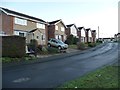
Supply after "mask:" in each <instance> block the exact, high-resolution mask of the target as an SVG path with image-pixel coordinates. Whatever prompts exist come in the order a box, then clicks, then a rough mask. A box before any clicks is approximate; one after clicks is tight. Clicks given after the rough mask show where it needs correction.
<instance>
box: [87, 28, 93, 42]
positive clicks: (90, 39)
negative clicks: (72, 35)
mask: <svg viewBox="0 0 120 90" xmlns="http://www.w3.org/2000/svg"><path fill="white" fill-rule="evenodd" d="M86 41H87V43H88V42H92V31H91V29H90V28H88V29H86Z"/></svg>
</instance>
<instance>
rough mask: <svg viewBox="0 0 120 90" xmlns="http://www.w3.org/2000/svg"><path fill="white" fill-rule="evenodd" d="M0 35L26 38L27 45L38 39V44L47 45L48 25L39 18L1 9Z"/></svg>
mask: <svg viewBox="0 0 120 90" xmlns="http://www.w3.org/2000/svg"><path fill="white" fill-rule="evenodd" d="M0 20H1V21H0V31H2V32H0V35H3V34H4V35H19V36H22V37H26V43H30V40H31V39H36V40H37V41H38V44H41V45H45V44H46V43H47V38H48V32H47V23H46V22H45V21H44V20H42V19H39V18H36V17H33V16H29V15H26V14H23V13H19V12H16V11H13V10H9V9H6V8H2V7H0Z"/></svg>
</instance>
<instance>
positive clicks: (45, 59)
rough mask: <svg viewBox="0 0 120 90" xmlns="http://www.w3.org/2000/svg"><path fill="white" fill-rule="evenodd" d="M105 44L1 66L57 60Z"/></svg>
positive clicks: (39, 56) (38, 56)
mask: <svg viewBox="0 0 120 90" xmlns="http://www.w3.org/2000/svg"><path fill="white" fill-rule="evenodd" d="M105 45H106V44H105V43H103V44H100V45H98V46H96V47H93V48H89V49H86V50H78V49H70V48H69V49H67V51H66V53H58V54H52V55H37V59H36V60H28V61H27V60H21V61H20V62H13V63H4V64H2V68H6V67H12V66H18V65H28V64H35V63H44V62H49V61H53V60H58V59H62V58H66V57H72V56H74V55H79V54H84V53H86V52H89V51H95V50H96V49H98V48H100V47H103V46H105Z"/></svg>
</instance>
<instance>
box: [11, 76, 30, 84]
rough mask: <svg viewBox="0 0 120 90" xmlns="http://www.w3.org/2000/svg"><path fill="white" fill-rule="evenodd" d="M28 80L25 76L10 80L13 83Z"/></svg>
mask: <svg viewBox="0 0 120 90" xmlns="http://www.w3.org/2000/svg"><path fill="white" fill-rule="evenodd" d="M28 80H30V78H28V77H26V78H24V77H22V78H19V79H16V80H13V81H12V82H14V83H21V82H26V81H28Z"/></svg>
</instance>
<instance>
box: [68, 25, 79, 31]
mask: <svg viewBox="0 0 120 90" xmlns="http://www.w3.org/2000/svg"><path fill="white" fill-rule="evenodd" d="M66 26H67V27H68V28H69V27H72V26H75V28H76V29H77V30H78V28H77V27H76V25H75V24H69V25H66Z"/></svg>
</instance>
